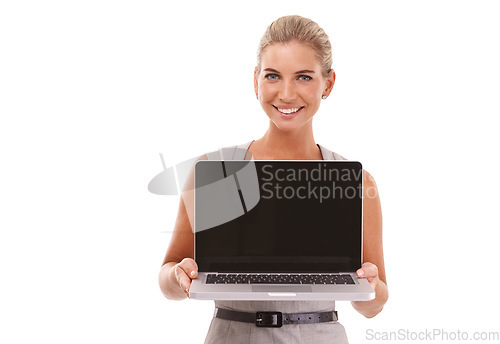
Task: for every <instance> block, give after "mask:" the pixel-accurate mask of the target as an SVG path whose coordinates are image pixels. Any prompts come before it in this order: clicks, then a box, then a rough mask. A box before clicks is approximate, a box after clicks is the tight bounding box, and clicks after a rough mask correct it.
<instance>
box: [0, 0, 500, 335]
mask: <svg viewBox="0 0 500 344" xmlns="http://www.w3.org/2000/svg"><path fill="white" fill-rule="evenodd" d="M498 13H499V10H498V6H497V4H496V2H495V1H411V2H410V1H349V2H347V1H324V2H318V1H311V0H309V1H300V2H296V1H295V2H294V1H252V2H246V3H239V2H217V1H203V2H202V1H199V2H197V1H186V2H184V4H183V5H180V4H171V3H168V2H166V1H103V0H102V1H43V2H42V1H4V2H2V4H1V5H0V49H1V53H0V92H1V93H0V229H1V237H0V264H1V269H0V272H1V284H0V289H1V292H0V305H1V306H0V312H1V313H0V314H1V319H0V323H1V328H2V330H1V331H0V341H1V342H5V343H32V342H50V343H68V342H69V343H88V342H96V343H110V342H111V343H118V342H119V343H139V342H141V343H178V342H181V340H183V342H185V343H200V342H202V341H203V339H204V337H205V334H206V331H207V329H208V325H209V322H210V319H211V317H212V311H213V303H212V302H210V301H194V300H185V301H181V302H175V301H169V300H167V299H165V298H164V297H163V296H162V295H161V293H160V291H159V288H158V285H157V273H158V271H159V268H160V265H161V262H162V260H163V256H164V254H165V250H166V248H167V245H168V241H169V239H170V233H169V232H170V231H171V230H172V228H173V225H174V221H175V216H176V212H177V204H178V203H177V202H178V199H177V197H175V196H170V197H167V196H163V197H162V196H155V195H152V194H150V193H148V191H147V184H148V182H149V180H150V179H151V178H152V177H153V176H154V175H156V174H157V173H158V172H160V171H161V170H162V165H161V162H160V159H159V155H158V153H159V152H162V153H164V156H165V158H166V162H167V164H168V165H172V164H175V163H178V162H180V161H184V160H186V159H189V158H191V157H194V156H198V155H200V154H202V153H205V152H207V151H211V150H215V149H217V148H219V147H224V146H228V145H234V144H240V143H244V142H247V141H250V140H252V139H256V138H259V137H261V136H262V135H263V134H264V133H265V130H266V128H267V125H268V123H267V117H266V116H265V114H264V113H263V111H262V110H261V109H260V107H259V105H258V102H257V101H256V99H255V96H254V92H253V84H252V77H253V75H252V73H253V68H254V66H255V54H256V50H257V45H258V42H259V39H260V37H261V35H262V34H263V32H264V30H265V28H266V27H267V25H268V24H270V23H271V22H272V21H273V20H274V19H276V18H277V17H279V16H282V15H287V14H300V15H303V16H306V17H310V18H312V19H313V20H315V21H316V22H318V23H319V24H320V25H321V26H322V27H323V28H324V29H325V31H326V32H327V33H328V34H329V35H330V38H331V41H332V43H333V47H334V66H333V67H334V69H335V70H336V73H337V83H336V85H335V87H334V90H333V93H332V95H331V96H330V97H329V98H328V100H326V101H324V102H323V105H322V107H321V109H320V110H319V112H318V113H317V115H316V116H317V117H316V118H315V120H314V121H315V124H314V126H315V127H314V130H315V131H314V132H315V138H316V141H317V142H318V143H320V144H322V145H324V146H326V147H327V148H329V149H331V150H334V151H336V152H338V153H340V154H342V155H344V156H346V157H348V158H350V159H353V160H360V161H362V162H363V164H364V167H365V168H366V169H367V170H368V171H369V172H371V173H372V175H373V176H374V177H375V179H376V180H377V184H378V187H379V191H380V196H381V201H382V207H383V217H384V249H385V260H386V270H387V278H388V285H389V291H390V299H389V302H388V303H387V305H386V307H385V309H384V311H383V312H382V313H381V314H379V315H378V316H377V317H376V318H374V319H365V318H363V317H362V316H361V315H360V314H358V313H356V312H355V311H354V310H353V309H352V307H351V306H350V304H349V303H339V304H338V305H337V309H338V311H339V316H340V319H341V322H342V323H343V324H344V325H345V327H346V329H347V332H348V335H349V338H350V340H351V342H352V343H365V342H369V341H367V339H366V331H367V330H368V329H374V330H376V331H391V330H397V329H409V330H410V331H420V330H425V329H431V330H432V329H434V328H438V329H444V330H447V331H457V330H458V329H460V330H462V331H466V330H469V331H483V330H488V331H500V327H499V326H498V307H499V306H500V302H499V301H498V299H499V295H498V290H499V287H498V285H499V283H500V278H499V276H498V263H497V260H496V258H497V255H498V253H497V240H498V239H497V238H498V236H497V235H496V233H497V232H498V230H499V229H500V228H499V224H498V220H497V215H496V214H497V208H498V206H499V202H498V194H499V191H500V190H499V186H498V176H497V175H498V168H499V167H500V166H499V159H498V154H497V148H498V147H499V146H500V145H499V143H500V142H499V138H498V127H499V126H498V121H497V120H496V117H498V116H499V115H500V105H499V100H498V96H499V93H500V86H499V80H500V67H499V63H498V61H500V47H499V44H498V39H499V38H498V37H499V36H498V33H499V32H500V22H499V21H498Z"/></svg>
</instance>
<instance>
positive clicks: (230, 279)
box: [207, 273, 355, 284]
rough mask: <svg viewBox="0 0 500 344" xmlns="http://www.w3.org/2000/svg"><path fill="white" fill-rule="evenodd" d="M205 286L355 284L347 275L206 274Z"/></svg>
mask: <svg viewBox="0 0 500 344" xmlns="http://www.w3.org/2000/svg"><path fill="white" fill-rule="evenodd" d="M207 284H355V283H354V281H353V280H352V277H351V275H349V274H325V273H323V274H237V273H233V274H208V276H207Z"/></svg>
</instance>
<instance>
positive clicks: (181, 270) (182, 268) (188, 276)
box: [172, 258, 198, 295]
mask: <svg viewBox="0 0 500 344" xmlns="http://www.w3.org/2000/svg"><path fill="white" fill-rule="evenodd" d="M172 272H173V275H174V277H175V279H176V280H177V283H178V284H179V286H180V287H181V289H182V290H183V291H184V292H185V293H186V294H187V295H189V288H191V280H192V279H194V278H196V277H198V264H196V262H195V261H194V259H192V258H184V259H183V260H182V261H181V262H180V263H177V264H175V265H174V266H173V267H172Z"/></svg>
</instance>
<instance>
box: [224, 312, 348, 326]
mask: <svg viewBox="0 0 500 344" xmlns="http://www.w3.org/2000/svg"><path fill="white" fill-rule="evenodd" d="M214 317H216V318H219V319H225V320H232V321H240V322H246V323H252V324H255V326H257V327H281V326H283V325H290V324H317V323H322V322H328V321H337V320H338V318H337V312H336V311H331V312H321V313H291V314H286V313H281V312H257V313H247V312H239V311H231V310H229V309H223V308H215V314H214Z"/></svg>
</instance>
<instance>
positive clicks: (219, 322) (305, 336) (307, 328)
mask: <svg viewBox="0 0 500 344" xmlns="http://www.w3.org/2000/svg"><path fill="white" fill-rule="evenodd" d="M252 142H253V141H250V142H247V143H245V144H242V145H239V146H233V147H226V148H222V149H221V150H219V151H215V152H210V153H207V154H206V155H207V157H208V159H209V160H221V159H222V160H231V159H232V160H243V159H245V157H246V153H247V150H248V147H249V146H250V144H251V143H252ZM318 147H319V148H320V150H321V155H322V156H323V160H345V158H343V157H342V156H341V155H339V154H337V153H334V152H332V151H330V150H328V149H326V148H325V147H323V146H320V145H318ZM215 307H218V308H225V309H230V310H237V311H242V312H252V313H255V312H258V311H276V312H282V313H309V312H326V311H333V310H335V301H215ZM215 343H216V344H226V343H227V344H250V343H252V344H253V343H265V344H278V343H286V344H295V343H297V344H298V343H314V344H327V343H328V344H345V343H348V341H347V335H346V332H345V329H344V327H343V326H342V325H341V324H340V323H339V322H337V321H332V322H325V323H319V324H301V325H283V326H282V327H280V328H266V327H257V326H255V325H254V324H251V323H244V322H238V321H230V320H224V319H219V318H213V319H212V322H211V324H210V328H209V329H208V333H207V337H206V339H205V344H215Z"/></svg>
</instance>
